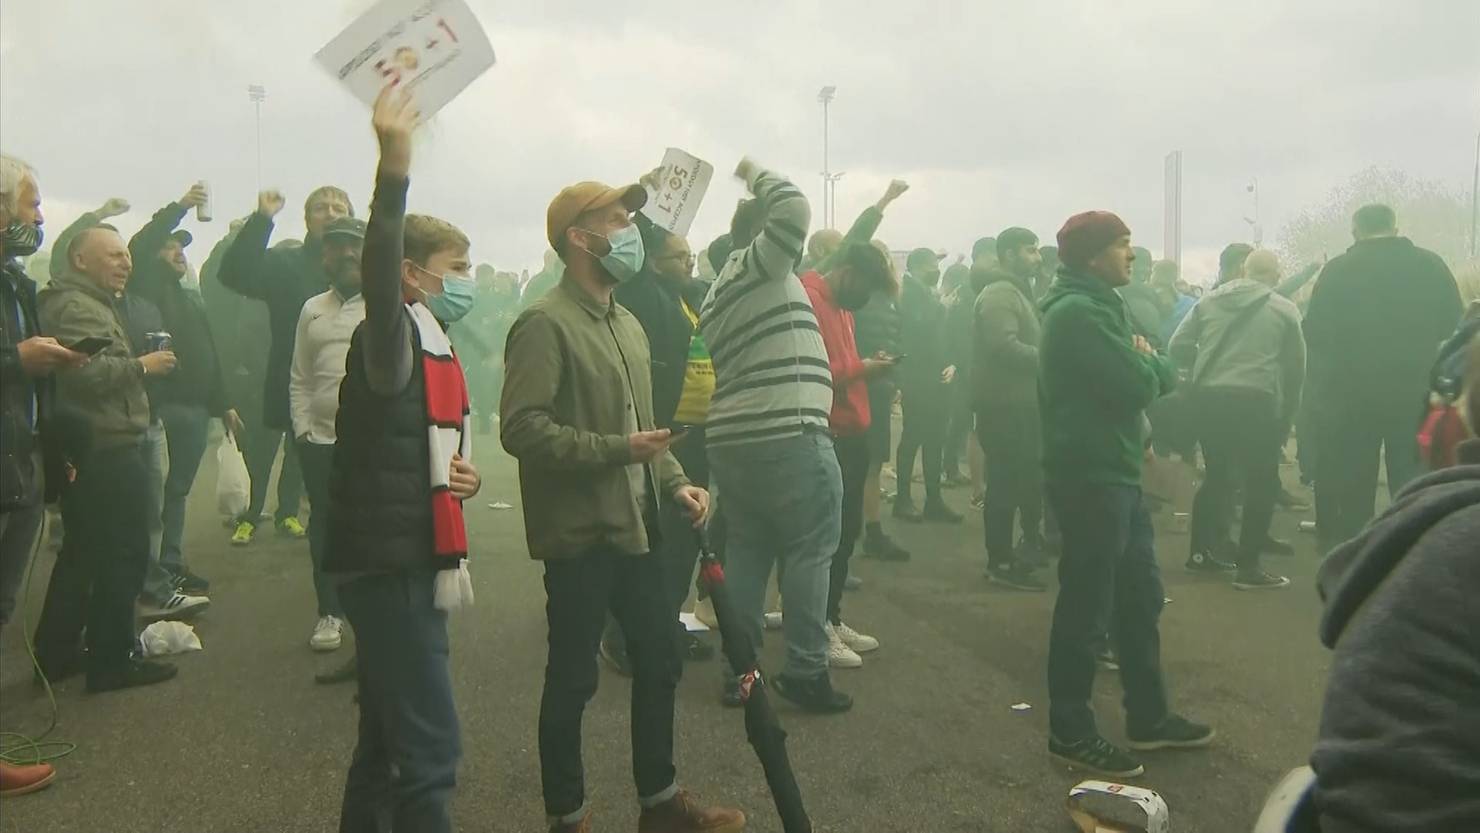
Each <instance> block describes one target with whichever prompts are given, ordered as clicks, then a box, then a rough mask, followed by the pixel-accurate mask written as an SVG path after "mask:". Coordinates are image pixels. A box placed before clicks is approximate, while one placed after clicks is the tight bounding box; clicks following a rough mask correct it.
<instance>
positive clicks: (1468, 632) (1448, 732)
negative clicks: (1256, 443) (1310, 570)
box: [1311, 440, 1480, 833]
mask: <svg viewBox="0 0 1480 833" xmlns="http://www.w3.org/2000/svg"><path fill="white" fill-rule="evenodd" d="M1460 461H1461V463H1460V465H1458V466H1454V467H1451V468H1448V469H1444V470H1442V471H1438V472H1434V473H1433V474H1430V475H1427V476H1425V477H1422V478H1420V479H1418V480H1416V481H1414V482H1412V483H1410V484H1409V485H1408V487H1407V488H1405V489H1404V490H1403V492H1402V493H1401V494H1400V495H1399V496H1398V498H1397V499H1396V500H1395V501H1394V503H1393V505H1392V507H1391V508H1389V509H1388V511H1387V512H1386V513H1384V514H1383V515H1382V516H1381V517H1380V518H1378V519H1376V520H1375V521H1373V522H1372V523H1371V524H1370V525H1368V527H1367V528H1366V529H1365V530H1364V531H1363V532H1362V533H1361V534H1360V535H1358V536H1357V537H1356V538H1354V539H1352V540H1351V541H1348V542H1347V543H1345V544H1343V545H1342V546H1340V547H1338V548H1337V549H1336V550H1335V551H1333V552H1332V553H1331V555H1330V556H1329V557H1328V558H1327V559H1326V562H1325V564H1324V565H1322V567H1321V571H1320V574H1319V577H1318V579H1317V583H1318V586H1319V588H1320V592H1321V598H1322V599H1323V600H1324V601H1325V603H1326V611H1325V615H1324V616H1323V617H1322V619H1321V631H1320V635H1321V641H1322V643H1324V644H1325V645H1326V646H1327V647H1328V648H1331V649H1332V650H1333V651H1334V657H1333V662H1332V665H1331V674H1330V678H1329V682H1328V684H1327V688H1326V700H1325V706H1324V708H1323V709H1322V713H1321V729H1320V736H1319V739H1318V740H1317V741H1316V748H1315V753H1314V754H1313V755H1312V756H1311V767H1312V768H1313V769H1314V770H1315V772H1316V776H1317V787H1316V803H1317V806H1318V808H1319V810H1320V813H1321V830H1322V831H1324V833H1355V832H1356V831H1362V833H1367V831H1386V830H1415V831H1417V830H1433V831H1440V830H1480V605H1476V603H1475V599H1476V598H1477V596H1480V441H1477V440H1472V441H1470V442H1469V443H1467V444H1466V445H1464V446H1462V447H1461V451H1460Z"/></svg>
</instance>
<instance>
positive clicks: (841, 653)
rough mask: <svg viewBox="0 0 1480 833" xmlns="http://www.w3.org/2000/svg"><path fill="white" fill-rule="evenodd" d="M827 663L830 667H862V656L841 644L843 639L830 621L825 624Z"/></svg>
mask: <svg viewBox="0 0 1480 833" xmlns="http://www.w3.org/2000/svg"><path fill="white" fill-rule="evenodd" d="M827 664H828V666H829V667H832V668H862V667H863V657H861V656H859V655H858V653H857V652H855V651H854V650H853V649H852V648H849V647H848V646H847V645H845V644H843V640H842V639H841V638H840V637H839V636H838V632H837V630H835V629H834V628H833V626H832V623H831V622H829V623H828V625H827Z"/></svg>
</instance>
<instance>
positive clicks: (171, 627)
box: [139, 622, 201, 657]
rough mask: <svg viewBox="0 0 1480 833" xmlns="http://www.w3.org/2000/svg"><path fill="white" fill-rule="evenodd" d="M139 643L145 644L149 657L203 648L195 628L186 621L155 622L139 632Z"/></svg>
mask: <svg viewBox="0 0 1480 833" xmlns="http://www.w3.org/2000/svg"><path fill="white" fill-rule="evenodd" d="M139 643H140V644H141V645H143V646H144V656H148V657H162V656H165V655H166V654H183V653H186V652H188V651H199V650H201V645H200V637H198V636H196V635H195V628H192V627H190V626H189V625H187V624H185V623H184V622H155V623H154V624H152V625H150V626H149V627H147V628H145V629H144V632H143V633H141V634H139Z"/></svg>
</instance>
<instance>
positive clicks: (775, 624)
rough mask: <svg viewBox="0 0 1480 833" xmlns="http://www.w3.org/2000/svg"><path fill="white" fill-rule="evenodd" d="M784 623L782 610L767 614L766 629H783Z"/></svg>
mask: <svg viewBox="0 0 1480 833" xmlns="http://www.w3.org/2000/svg"><path fill="white" fill-rule="evenodd" d="M782 624H783V621H782V618H781V611H779V610H773V611H771V612H770V613H767V614H766V630H768V631H779V630H781V626H782Z"/></svg>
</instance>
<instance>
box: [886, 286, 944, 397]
mask: <svg viewBox="0 0 1480 833" xmlns="http://www.w3.org/2000/svg"><path fill="white" fill-rule="evenodd" d="M899 314H900V316H901V318H900V347H901V349H902V351H903V352H904V353H905V354H906V357H905V359H904V361H902V362H900V363H899V367H898V369H896V370H895V371H894V376H895V379H896V380H897V381H898V383H899V386H900V387H902V388H904V389H906V390H908V389H910V388H911V387H912V386H915V385H923V384H929V383H935V384H940V383H941V382H940V374H941V371H943V370H945V369H946V366H947V365H949V364H950V354H949V351H948V350H947V344H946V336H947V331H946V308H945V304H943V303H942V302H941V300H940V296H938V295H936V294H935V290H934V289H931V288H930V287H927V286H925V284H923V283H920V282H919V281H918V280H916V279H915V278H914V277H913V276H910V275H905V278H904V287H903V289H902V290H901V291H900V294H899Z"/></svg>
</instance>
